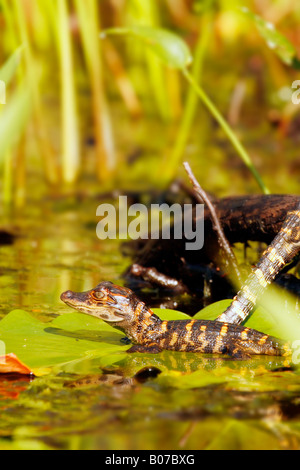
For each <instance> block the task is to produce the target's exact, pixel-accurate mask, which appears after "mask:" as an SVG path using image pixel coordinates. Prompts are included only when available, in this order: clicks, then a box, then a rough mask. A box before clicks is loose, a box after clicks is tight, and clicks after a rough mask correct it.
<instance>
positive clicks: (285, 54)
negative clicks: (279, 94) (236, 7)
mask: <svg viewBox="0 0 300 470" xmlns="http://www.w3.org/2000/svg"><path fill="white" fill-rule="evenodd" d="M241 11H242V12H243V13H244V14H245V15H247V17H248V18H249V19H250V20H251V21H252V22H253V23H254V24H255V26H256V28H257V30H258V32H259V34H260V35H261V36H262V38H263V39H264V40H265V41H266V44H267V46H268V47H269V48H270V49H273V50H274V52H276V54H277V55H278V57H279V58H280V59H281V60H282V62H284V63H285V64H287V65H292V66H294V65H297V62H298V60H297V59H296V55H297V51H296V48H295V47H294V45H293V44H292V43H291V42H290V41H289V40H288V39H287V38H286V37H285V36H284V35H283V34H281V33H279V32H278V31H277V30H276V28H275V26H274V24H273V23H271V22H269V21H265V20H264V19H263V18H261V17H260V16H258V15H255V14H254V13H252V12H251V11H250V10H249V9H248V8H246V7H244V8H242V9H241Z"/></svg>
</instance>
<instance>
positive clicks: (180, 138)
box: [159, 17, 212, 181]
mask: <svg viewBox="0 0 300 470" xmlns="http://www.w3.org/2000/svg"><path fill="white" fill-rule="evenodd" d="M211 30H212V24H211V20H210V17H209V18H208V19H205V20H204V22H203V28H202V31H201V34H200V35H199V37H198V41H197V45H196V49H195V59H194V62H193V70H192V75H193V77H194V79H195V81H197V82H198V83H199V82H200V79H201V74H202V67H203V61H204V56H205V53H206V52H207V45H208V41H209V38H210V36H211ZM198 99H199V98H198V95H197V93H196V92H195V90H194V88H193V87H190V88H189V90H188V96H187V99H186V105H185V107H184V112H183V116H182V119H181V123H180V126H179V129H178V132H177V138H176V141H175V143H174V147H173V149H172V152H171V155H170V156H169V157H168V161H167V162H166V161H164V171H162V168H160V172H159V173H160V174H163V175H164V177H165V178H166V181H170V180H171V179H172V178H174V176H175V174H176V172H177V170H178V166H179V163H180V160H181V158H182V156H183V153H184V150H185V147H186V144H187V141H188V138H189V134H190V131H191V127H192V123H193V120H194V117H195V114H196V110H197V103H198Z"/></svg>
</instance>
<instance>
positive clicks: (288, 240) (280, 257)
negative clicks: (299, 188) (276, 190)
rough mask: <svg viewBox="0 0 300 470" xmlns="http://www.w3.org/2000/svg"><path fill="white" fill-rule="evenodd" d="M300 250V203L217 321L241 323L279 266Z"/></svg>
mask: <svg viewBox="0 0 300 470" xmlns="http://www.w3.org/2000/svg"><path fill="white" fill-rule="evenodd" d="M299 250H300V204H299V206H298V207H297V209H296V210H295V211H291V212H289V213H288V216H287V218H286V220H285V222H284V223H283V226H282V228H281V230H280V232H279V233H278V235H277V236H276V237H275V238H274V240H273V242H272V243H271V244H270V245H269V246H268V248H267V249H266V251H265V252H264V253H263V255H262V257H261V259H260V261H259V262H258V264H257V265H256V267H255V268H254V270H253V272H252V273H251V275H250V276H249V278H248V279H247V281H246V282H245V284H244V285H243V287H242V289H241V290H240V291H239V292H238V294H237V295H236V297H235V298H234V299H233V302H232V304H231V305H230V306H229V307H228V309H227V310H225V312H224V313H222V315H220V316H219V317H218V318H217V320H218V321H221V322H225V323H234V324H237V325H238V324H240V323H242V322H243V321H244V320H245V319H246V318H247V317H248V315H249V314H250V313H251V311H252V310H253V307H254V305H255V303H256V301H257V299H258V297H259V296H260V295H261V294H262V293H263V291H264V290H265V289H266V287H267V286H268V285H269V284H271V282H272V281H273V280H274V279H275V277H276V276H277V274H278V273H279V272H280V271H281V269H282V268H283V267H284V266H285V265H286V264H288V263H290V262H291V261H292V260H293V258H294V257H295V256H296V255H297V253H299Z"/></svg>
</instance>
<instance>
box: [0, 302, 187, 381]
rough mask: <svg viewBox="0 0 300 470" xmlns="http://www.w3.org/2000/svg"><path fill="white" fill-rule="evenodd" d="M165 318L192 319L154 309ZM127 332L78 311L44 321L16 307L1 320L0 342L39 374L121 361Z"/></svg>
mask: <svg viewBox="0 0 300 470" xmlns="http://www.w3.org/2000/svg"><path fill="white" fill-rule="evenodd" d="M155 313H156V314H158V315H159V316H160V317H161V318H162V319H166V320H170V319H173V320H178V319H179V320H180V319H187V318H190V317H189V316H188V315H185V314H184V313H181V312H176V311H174V310H167V309H155ZM122 338H124V334H123V333H122V332H120V331H118V330H116V329H114V328H112V327H111V326H109V325H108V324H107V323H105V322H103V321H102V320H99V319H97V318H94V317H91V316H88V315H83V314H81V313H77V312H71V313H66V314H63V315H61V316H59V317H57V318H55V319H54V320H53V321H51V322H48V323H44V322H42V321H40V320H38V319H36V318H34V317H33V316H32V315H30V314H29V313H28V312H25V311H23V310H14V311H12V312H10V313H9V314H8V315H6V316H5V317H4V318H3V319H2V320H1V321H0V341H2V342H3V344H4V345H5V351H6V352H7V353H8V354H11V353H13V354H16V355H17V356H18V358H19V359H20V361H22V362H23V363H25V364H26V365H27V366H28V368H30V370H32V371H33V372H34V373H35V374H36V375H41V374H42V373H45V372H47V369H48V370H50V368H52V367H54V366H62V365H66V364H69V363H76V364H77V367H78V368H79V364H80V361H83V360H86V359H90V360H93V359H101V365H103V364H105V365H108V364H113V363H114V362H116V361H119V360H120V359H121V357H122V356H119V355H120V353H121V354H122V353H125V352H126V350H127V349H128V348H129V347H130V346H128V345H126V344H122V342H121V339H122Z"/></svg>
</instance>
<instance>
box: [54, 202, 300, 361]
mask: <svg viewBox="0 0 300 470" xmlns="http://www.w3.org/2000/svg"><path fill="white" fill-rule="evenodd" d="M299 250H300V204H299V206H298V208H297V209H296V210H295V211H291V212H290V213H289V214H288V216H287V218H286V220H285V222H284V224H283V226H282V228H281V230H280V232H279V234H278V235H277V236H276V237H275V239H274V241H273V242H272V243H271V245H270V246H269V247H268V248H267V250H266V251H265V253H264V254H263V256H262V258H261V260H260V261H259V263H258V264H257V266H256V268H255V269H254V270H253V273H252V274H251V275H250V276H249V278H248V280H247V281H246V283H245V284H244V286H243V287H242V289H241V290H240V292H239V293H238V294H237V296H236V297H235V298H234V300H233V303H232V304H231V306H230V307H229V308H228V309H227V310H226V311H225V312H224V313H223V314H222V315H220V317H218V319H217V321H206V320H193V319H191V320H175V321H162V320H161V319H160V318H159V317H158V316H157V315H155V314H154V313H153V312H152V310H151V309H150V308H148V307H146V305H145V304H144V303H143V302H141V301H139V299H138V298H137V297H136V296H135V295H134V293H133V292H132V291H131V290H129V289H126V288H124V287H119V286H116V285H114V284H112V283H110V282H102V283H101V284H99V285H98V286H97V287H96V288H95V289H92V290H90V291H87V292H82V293H76V292H72V291H67V292H64V293H63V294H62V295H61V299H62V300H63V301H64V302H65V303H66V304H67V305H69V306H70V307H73V308H75V309H76V310H79V311H80V312H83V313H87V314H88V315H93V316H96V317H98V318H101V319H102V320H104V321H106V322H107V323H109V324H110V325H111V326H113V327H115V328H118V329H120V330H121V331H123V332H124V333H125V334H126V335H127V336H128V338H130V340H131V341H132V342H133V343H134V346H133V347H132V348H130V350H129V352H152V353H156V352H159V351H161V350H163V349H168V350H172V351H186V352H200V353H213V354H229V355H231V356H233V357H236V358H246V357H249V356H250V355H252V354H266V355H272V356H278V355H287V354H290V350H289V347H288V345H287V344H284V343H282V342H281V341H280V340H279V339H277V338H274V337H271V336H268V335H266V334H264V333H260V332H259V331H256V330H253V329H250V328H245V327H243V326H240V325H239V324H240V323H242V322H243V321H244V320H245V319H246V318H247V316H248V315H249V313H250V312H251V310H252V309H253V307H254V305H255V302H256V300H257V298H258V296H259V295H261V293H262V292H263V291H264V290H265V288H266V287H267V286H268V285H269V284H270V283H271V282H272V281H273V280H274V279H275V277H276V275H277V274H278V273H279V271H280V270H281V269H282V268H283V267H284V266H285V265H286V264H287V263H289V262H290V261H291V260H292V259H293V258H294V257H295V256H296V254H297V253H298V252H299Z"/></svg>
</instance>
